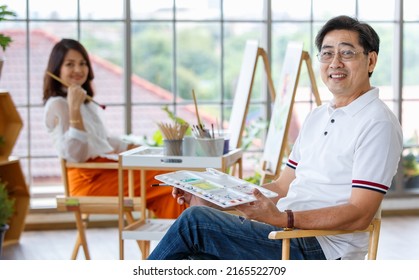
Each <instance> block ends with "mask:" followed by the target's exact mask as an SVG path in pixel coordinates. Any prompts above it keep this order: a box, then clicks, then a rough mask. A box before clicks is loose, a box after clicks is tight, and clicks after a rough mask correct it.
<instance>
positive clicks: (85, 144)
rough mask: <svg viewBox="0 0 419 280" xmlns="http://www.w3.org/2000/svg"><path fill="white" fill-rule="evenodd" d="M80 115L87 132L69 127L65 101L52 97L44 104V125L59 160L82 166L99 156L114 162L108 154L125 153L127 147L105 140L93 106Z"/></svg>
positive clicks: (112, 140)
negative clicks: (60, 158) (81, 163)
mask: <svg viewBox="0 0 419 280" xmlns="http://www.w3.org/2000/svg"><path fill="white" fill-rule="evenodd" d="M80 113H81V116H82V118H83V124H84V127H85V130H86V131H81V130H78V129H75V128H73V127H70V114H69V106H68V102H67V99H65V98H64V97H60V96H59V97H51V98H49V99H48V100H47V102H46V104H45V111H44V123H45V125H46V127H47V129H48V132H49V134H50V135H51V136H52V140H53V143H54V146H55V149H56V150H57V153H58V155H59V156H60V157H62V158H64V159H66V160H67V161H70V162H85V161H87V160H88V159H90V158H96V157H99V156H100V157H106V158H115V156H114V155H113V156H112V155H111V154H115V153H120V152H123V151H125V150H126V149H127V145H128V144H127V143H125V142H123V141H122V140H121V139H119V138H117V137H111V136H108V133H107V130H106V128H105V125H104V123H103V122H102V120H101V118H100V116H99V113H98V111H97V106H96V105H95V104H93V103H91V102H90V103H87V104H83V105H82V106H81V108H80Z"/></svg>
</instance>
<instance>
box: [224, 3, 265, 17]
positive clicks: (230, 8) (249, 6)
mask: <svg viewBox="0 0 419 280" xmlns="http://www.w3.org/2000/svg"><path fill="white" fill-rule="evenodd" d="M264 2H265V1H261V0H246V1H242V0H224V1H223V9H224V11H223V12H224V19H227V20H230V19H240V20H263V19H264V14H263V9H264ZM238 7H240V8H238Z"/></svg>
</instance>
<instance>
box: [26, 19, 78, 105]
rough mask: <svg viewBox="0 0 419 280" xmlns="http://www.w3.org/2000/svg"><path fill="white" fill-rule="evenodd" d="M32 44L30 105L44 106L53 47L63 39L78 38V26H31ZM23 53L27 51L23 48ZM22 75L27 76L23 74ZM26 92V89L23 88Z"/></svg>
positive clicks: (30, 40)
mask: <svg viewBox="0 0 419 280" xmlns="http://www.w3.org/2000/svg"><path fill="white" fill-rule="evenodd" d="M31 27H32V28H31V32H30V34H29V42H30V64H29V66H30V72H29V75H30V84H31V87H30V89H29V90H30V92H31V93H30V94H29V97H30V103H31V104H38V105H41V104H42V102H43V101H42V95H43V93H42V87H43V80H44V74H45V69H46V67H47V64H48V59H49V55H50V53H51V50H52V48H53V46H54V45H55V44H56V43H58V42H59V41H60V40H61V39H62V38H76V36H77V27H76V24H72V23H65V22H53V23H51V22H47V23H46V22H36V23H34V24H33V26H31ZM21 51H25V50H24V49H23V48H21ZM22 74H25V75H26V73H24V72H22ZM22 89H24V90H26V88H24V87H22Z"/></svg>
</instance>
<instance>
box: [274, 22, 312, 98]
mask: <svg viewBox="0 0 419 280" xmlns="http://www.w3.org/2000/svg"><path fill="white" fill-rule="evenodd" d="M293 41H295V42H303V44H304V45H303V46H304V47H303V49H304V50H310V47H311V41H310V25H309V24H308V23H293V24H289V23H278V24H273V25H272V67H271V68H272V76H273V80H274V81H279V80H280V75H281V71H282V64H283V61H284V58H285V52H286V50H287V46H288V43H289V42H293ZM304 67H305V66H304ZM304 76H305V78H304V77H303V75H302V76H301V77H300V78H301V79H300V85H302V84H307V81H308V80H307V77H306V76H308V75H304ZM274 86H275V88H276V91H279V88H280V85H278V84H275V85H274Z"/></svg>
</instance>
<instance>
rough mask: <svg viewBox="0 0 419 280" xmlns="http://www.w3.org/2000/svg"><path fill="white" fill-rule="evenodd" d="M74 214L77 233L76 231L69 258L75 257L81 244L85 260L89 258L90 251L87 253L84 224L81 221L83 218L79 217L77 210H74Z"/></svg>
mask: <svg viewBox="0 0 419 280" xmlns="http://www.w3.org/2000/svg"><path fill="white" fill-rule="evenodd" d="M74 215H75V217H76V226H77V231H78V233H77V239H76V244H75V246H74V249H73V254H72V256H71V258H72V259H73V260H75V259H76V258H77V254H78V251H79V248H80V246H81V247H82V248H83V251H84V256H85V257H86V260H90V253H89V248H88V246H87V239H86V231H85V228H86V225H85V223H84V222H83V219H82V217H81V213H80V211H79V210H77V211H74Z"/></svg>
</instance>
